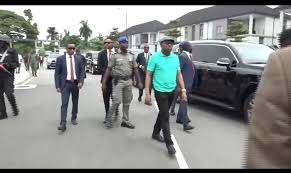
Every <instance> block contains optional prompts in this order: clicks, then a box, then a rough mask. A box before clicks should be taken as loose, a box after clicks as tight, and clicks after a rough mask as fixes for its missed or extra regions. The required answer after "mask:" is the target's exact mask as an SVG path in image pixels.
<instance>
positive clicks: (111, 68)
mask: <svg viewBox="0 0 291 173" xmlns="http://www.w3.org/2000/svg"><path fill="white" fill-rule="evenodd" d="M118 42H119V44H120V53H116V54H114V55H113V56H112V58H111V59H110V61H109V63H108V67H107V69H106V72H105V76H104V79H103V81H102V90H103V92H106V90H107V85H106V82H107V81H108V79H109V76H110V74H111V76H112V82H113V94H112V96H113V101H112V107H111V109H110V112H109V115H108V117H107V119H106V123H105V126H106V127H107V128H112V116H113V113H114V112H115V110H116V109H117V107H118V106H119V105H120V104H121V102H122V106H123V109H122V110H123V117H122V123H121V127H126V128H129V129H134V128H135V127H134V125H132V124H131V123H130V121H129V105H130V103H131V100H132V75H133V73H134V74H135V77H136V78H137V82H138V86H139V89H141V88H143V86H142V84H141V81H140V76H139V74H138V70H137V63H136V58H135V57H134V55H133V54H132V53H129V52H128V51H127V49H128V40H127V37H126V36H121V37H119V38H118Z"/></svg>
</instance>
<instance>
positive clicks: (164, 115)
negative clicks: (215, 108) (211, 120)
mask: <svg viewBox="0 0 291 173" xmlns="http://www.w3.org/2000/svg"><path fill="white" fill-rule="evenodd" d="M174 43H175V41H174V39H172V38H170V37H164V38H162V39H161V40H160V45H161V48H162V50H161V51H158V52H157V53H156V54H154V55H152V56H151V58H150V61H149V63H148V66H147V74H146V82H145V85H146V88H145V90H146V97H145V103H146V104H147V105H149V104H150V102H151V96H150V86H151V81H152V77H153V87H154V92H155V98H156V101H157V104H158V107H159V114H158V117H157V120H156V124H155V126H154V130H153V134H152V138H153V139H155V140H158V141H159V142H165V143H166V146H167V149H168V152H169V154H170V155H172V154H175V153H176V150H175V148H174V144H173V141H172V139H171V132H170V125H169V109H170V106H171V103H172V101H173V97H174V92H175V88H176V85H177V80H178V83H179V85H180V88H182V89H181V91H182V94H181V101H184V102H187V95H186V89H185V86H184V81H183V77H182V74H181V71H180V62H179V58H178V56H177V55H175V54H174V53H173V52H172V49H173V44H174ZM161 130H162V131H163V136H164V137H162V136H161V135H160V131H161Z"/></svg>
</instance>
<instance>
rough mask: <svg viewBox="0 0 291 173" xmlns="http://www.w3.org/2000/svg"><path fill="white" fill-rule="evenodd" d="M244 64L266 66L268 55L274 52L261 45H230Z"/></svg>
mask: <svg viewBox="0 0 291 173" xmlns="http://www.w3.org/2000/svg"><path fill="white" fill-rule="evenodd" d="M232 46H233V47H234V48H235V49H236V50H237V52H238V53H239V55H240V57H241V59H242V61H243V62H244V63H246V64H266V63H267V61H268V58H269V55H270V54H271V53H272V52H274V50H273V49H271V48H270V47H268V46H265V45H262V44H232Z"/></svg>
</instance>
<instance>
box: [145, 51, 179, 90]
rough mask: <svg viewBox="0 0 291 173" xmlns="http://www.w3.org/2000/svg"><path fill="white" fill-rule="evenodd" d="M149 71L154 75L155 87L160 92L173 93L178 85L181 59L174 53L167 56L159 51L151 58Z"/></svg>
mask: <svg viewBox="0 0 291 173" xmlns="http://www.w3.org/2000/svg"><path fill="white" fill-rule="evenodd" d="M147 70H148V71H150V72H152V73H153V85H154V88H155V90H157V91H159V92H172V91H173V90H174V89H175V88H176V85H177V82H176V78H177V72H178V71H180V62H179V57H178V56H177V55H176V54H174V53H173V52H171V53H170V55H169V56H165V55H164V54H163V53H162V51H158V52H157V53H155V54H154V55H152V56H151V57H150V60H149V63H148V66H147Z"/></svg>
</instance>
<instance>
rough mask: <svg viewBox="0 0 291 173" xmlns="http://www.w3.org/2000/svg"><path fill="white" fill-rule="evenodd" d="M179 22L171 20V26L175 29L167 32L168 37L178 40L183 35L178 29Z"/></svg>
mask: <svg viewBox="0 0 291 173" xmlns="http://www.w3.org/2000/svg"><path fill="white" fill-rule="evenodd" d="M178 22H179V20H171V21H170V23H169V24H170V26H171V27H172V28H174V29H171V30H169V31H168V32H166V35H167V36H170V37H174V38H175V39H177V38H178V37H181V36H182V34H181V31H179V30H178V29H177V24H178Z"/></svg>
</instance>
